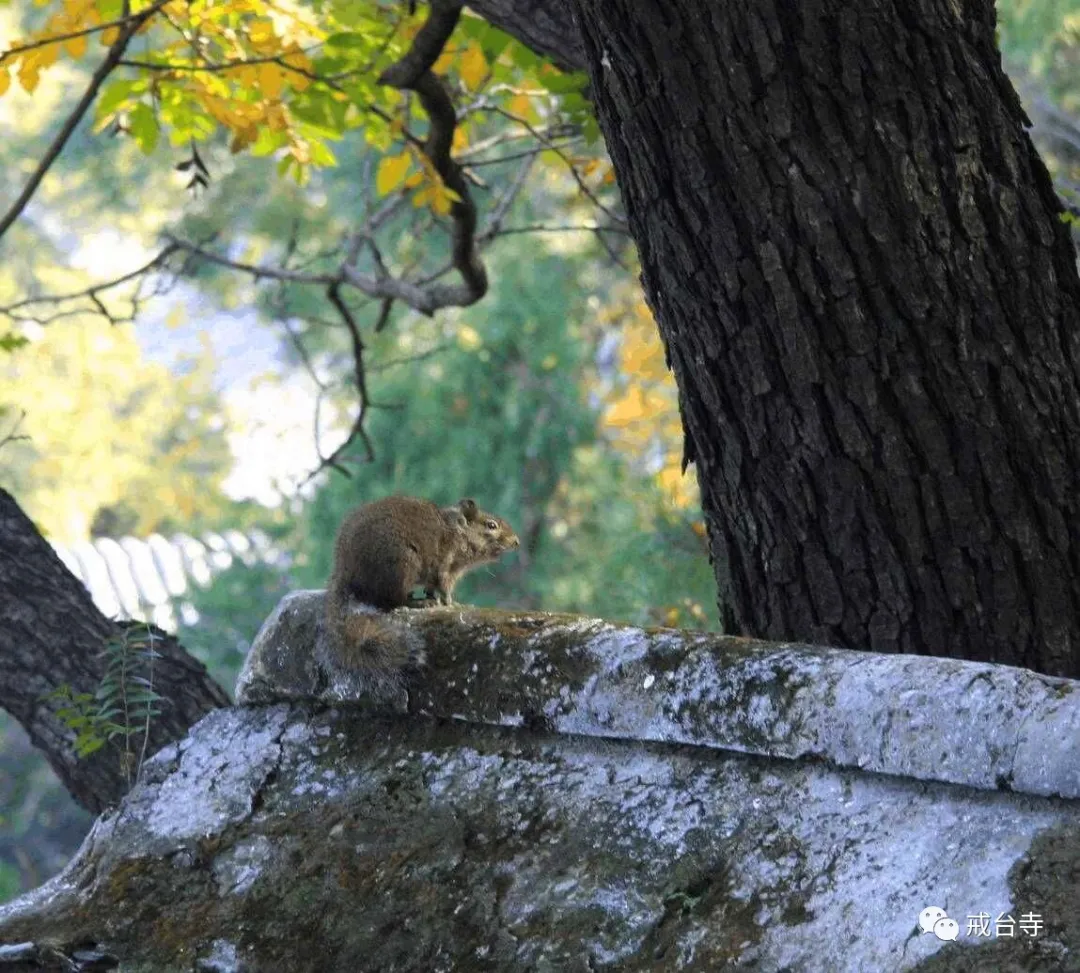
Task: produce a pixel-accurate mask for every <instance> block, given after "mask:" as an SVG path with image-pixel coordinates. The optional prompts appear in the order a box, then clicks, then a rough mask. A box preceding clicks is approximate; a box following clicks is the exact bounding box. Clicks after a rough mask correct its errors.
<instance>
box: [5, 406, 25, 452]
mask: <svg viewBox="0 0 1080 973" xmlns="http://www.w3.org/2000/svg"><path fill="white" fill-rule="evenodd" d="M25 418H26V410H25V409H20V410H19V417H18V418H17V419H16V420H15V421H14V422H13V423H12V424H11V429H10V430H9V431H8V432H7V434H6V435H5V436H4V438H3V439H0V449H3V448H4V447H5V446H6V445H7V444H8V443H17V442H19V441H20V440H25V441H29V439H30V437H29V436H26V435H22V434H20V433H19V426H21V425H22V422H23V419H25Z"/></svg>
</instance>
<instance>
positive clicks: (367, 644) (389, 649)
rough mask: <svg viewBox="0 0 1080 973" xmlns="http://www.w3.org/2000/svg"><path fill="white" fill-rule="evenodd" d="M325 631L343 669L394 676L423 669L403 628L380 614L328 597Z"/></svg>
mask: <svg viewBox="0 0 1080 973" xmlns="http://www.w3.org/2000/svg"><path fill="white" fill-rule="evenodd" d="M326 627H327V634H328V635H329V636H330V647H331V649H332V651H333V653H334V655H335V656H336V657H337V659H338V661H339V662H340V663H341V665H342V666H344V667H345V668H348V669H367V670H376V671H379V672H397V671H398V670H400V669H404V668H406V667H416V666H420V665H423V662H424V655H423V651H422V650H420V649H419V648H417V647H416V646H415V645H413V644H412V641H413V640H412V639H411V638H410V637H409V633H408V630H407V627H406V626H405V625H404V624H402V623H401V622H400V621H398V620H395V619H393V618H390V617H388V616H386V615H384V614H373V613H372V612H370V611H363V610H362V609H360V608H359V607H357V606H355V605H350V604H348V603H345V602H342V600H341V599H339V598H335V597H333V596H331V595H329V594H328V595H327V599H326Z"/></svg>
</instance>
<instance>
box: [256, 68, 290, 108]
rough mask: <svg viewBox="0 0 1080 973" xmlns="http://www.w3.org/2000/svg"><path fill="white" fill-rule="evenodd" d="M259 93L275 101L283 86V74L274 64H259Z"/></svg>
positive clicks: (279, 95)
mask: <svg viewBox="0 0 1080 973" xmlns="http://www.w3.org/2000/svg"><path fill="white" fill-rule="evenodd" d="M258 74H259V93H260V94H262V95H264V96H265V97H267V98H270V99H272V100H274V101H276V100H277V99H278V98H280V97H281V92H282V91H283V90H284V88H285V75H284V74H283V73H282V71H281V68H279V67H278V66H277V65H276V64H260V65H259V67H258Z"/></svg>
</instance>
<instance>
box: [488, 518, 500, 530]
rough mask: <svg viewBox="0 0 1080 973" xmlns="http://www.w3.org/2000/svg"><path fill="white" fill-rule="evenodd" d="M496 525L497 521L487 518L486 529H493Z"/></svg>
mask: <svg viewBox="0 0 1080 973" xmlns="http://www.w3.org/2000/svg"><path fill="white" fill-rule="evenodd" d="M498 526H499V525H498V524H497V523H495V521H494V520H489V521H488V522H487V529H488V530H494V529H495V528H496V527H498Z"/></svg>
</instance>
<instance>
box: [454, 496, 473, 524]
mask: <svg viewBox="0 0 1080 973" xmlns="http://www.w3.org/2000/svg"><path fill="white" fill-rule="evenodd" d="M458 507H459V508H460V509H461V512H462V513H463V514H464V515H465V519H466V520H475V519H476V513H477V510H476V501H475V500H470V499H469V498H468V497H466V498H464V499H462V500H459V501H458Z"/></svg>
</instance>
